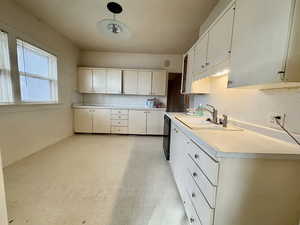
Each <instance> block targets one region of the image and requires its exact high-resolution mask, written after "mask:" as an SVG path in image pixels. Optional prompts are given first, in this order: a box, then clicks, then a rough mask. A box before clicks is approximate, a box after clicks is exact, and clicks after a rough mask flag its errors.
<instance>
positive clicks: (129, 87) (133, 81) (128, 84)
mask: <svg viewBox="0 0 300 225" xmlns="http://www.w3.org/2000/svg"><path fill="white" fill-rule="evenodd" d="M137 90H138V71H135V70H124V71H123V91H124V94H131V95H134V94H137Z"/></svg>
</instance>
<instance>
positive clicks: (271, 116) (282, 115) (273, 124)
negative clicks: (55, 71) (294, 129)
mask: <svg viewBox="0 0 300 225" xmlns="http://www.w3.org/2000/svg"><path fill="white" fill-rule="evenodd" d="M275 117H280V118H281V119H279V120H278V122H279V123H280V124H281V126H283V127H284V125H285V117H286V114H285V113H282V112H272V113H270V114H269V118H268V119H269V125H270V126H271V127H273V128H279V126H278V124H277V123H276V119H275Z"/></svg>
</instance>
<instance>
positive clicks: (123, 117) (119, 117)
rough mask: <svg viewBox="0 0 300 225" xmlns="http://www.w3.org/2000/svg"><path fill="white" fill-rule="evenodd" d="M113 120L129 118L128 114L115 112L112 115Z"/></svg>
mask: <svg viewBox="0 0 300 225" xmlns="http://www.w3.org/2000/svg"><path fill="white" fill-rule="evenodd" d="M111 119H112V120H128V115H125V114H113V115H111Z"/></svg>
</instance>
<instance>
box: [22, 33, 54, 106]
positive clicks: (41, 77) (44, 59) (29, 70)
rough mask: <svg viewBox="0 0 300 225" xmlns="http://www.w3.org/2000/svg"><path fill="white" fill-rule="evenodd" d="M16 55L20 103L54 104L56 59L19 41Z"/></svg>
mask: <svg viewBox="0 0 300 225" xmlns="http://www.w3.org/2000/svg"><path fill="white" fill-rule="evenodd" d="M17 53H18V67H19V73H20V88H21V101H22V102H27V103H30V102H33V103H37V102H38V103H39V102H41V103H43V102H46V103H56V102H57V101H58V97H57V57H56V56H54V55H52V54H50V53H48V52H46V51H44V50H42V49H40V48H37V47H35V46H33V45H31V44H29V43H27V42H25V41H22V40H20V39H18V40H17Z"/></svg>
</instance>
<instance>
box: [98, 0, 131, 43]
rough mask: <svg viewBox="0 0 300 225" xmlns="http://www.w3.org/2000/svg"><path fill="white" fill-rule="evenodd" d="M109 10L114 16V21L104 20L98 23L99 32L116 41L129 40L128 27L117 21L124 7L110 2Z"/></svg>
mask: <svg viewBox="0 0 300 225" xmlns="http://www.w3.org/2000/svg"><path fill="white" fill-rule="evenodd" d="M107 9H108V10H109V11H110V12H111V13H112V14H113V19H103V20H101V21H99V22H98V23H97V28H98V30H99V31H100V32H101V33H102V34H104V35H105V36H107V37H108V38H114V39H128V38H129V37H130V31H129V29H128V27H127V26H126V25H125V24H124V23H122V22H120V21H118V20H116V15H117V14H120V13H122V11H123V9H122V6H121V5H120V4H118V3H116V2H109V3H108V4H107Z"/></svg>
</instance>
